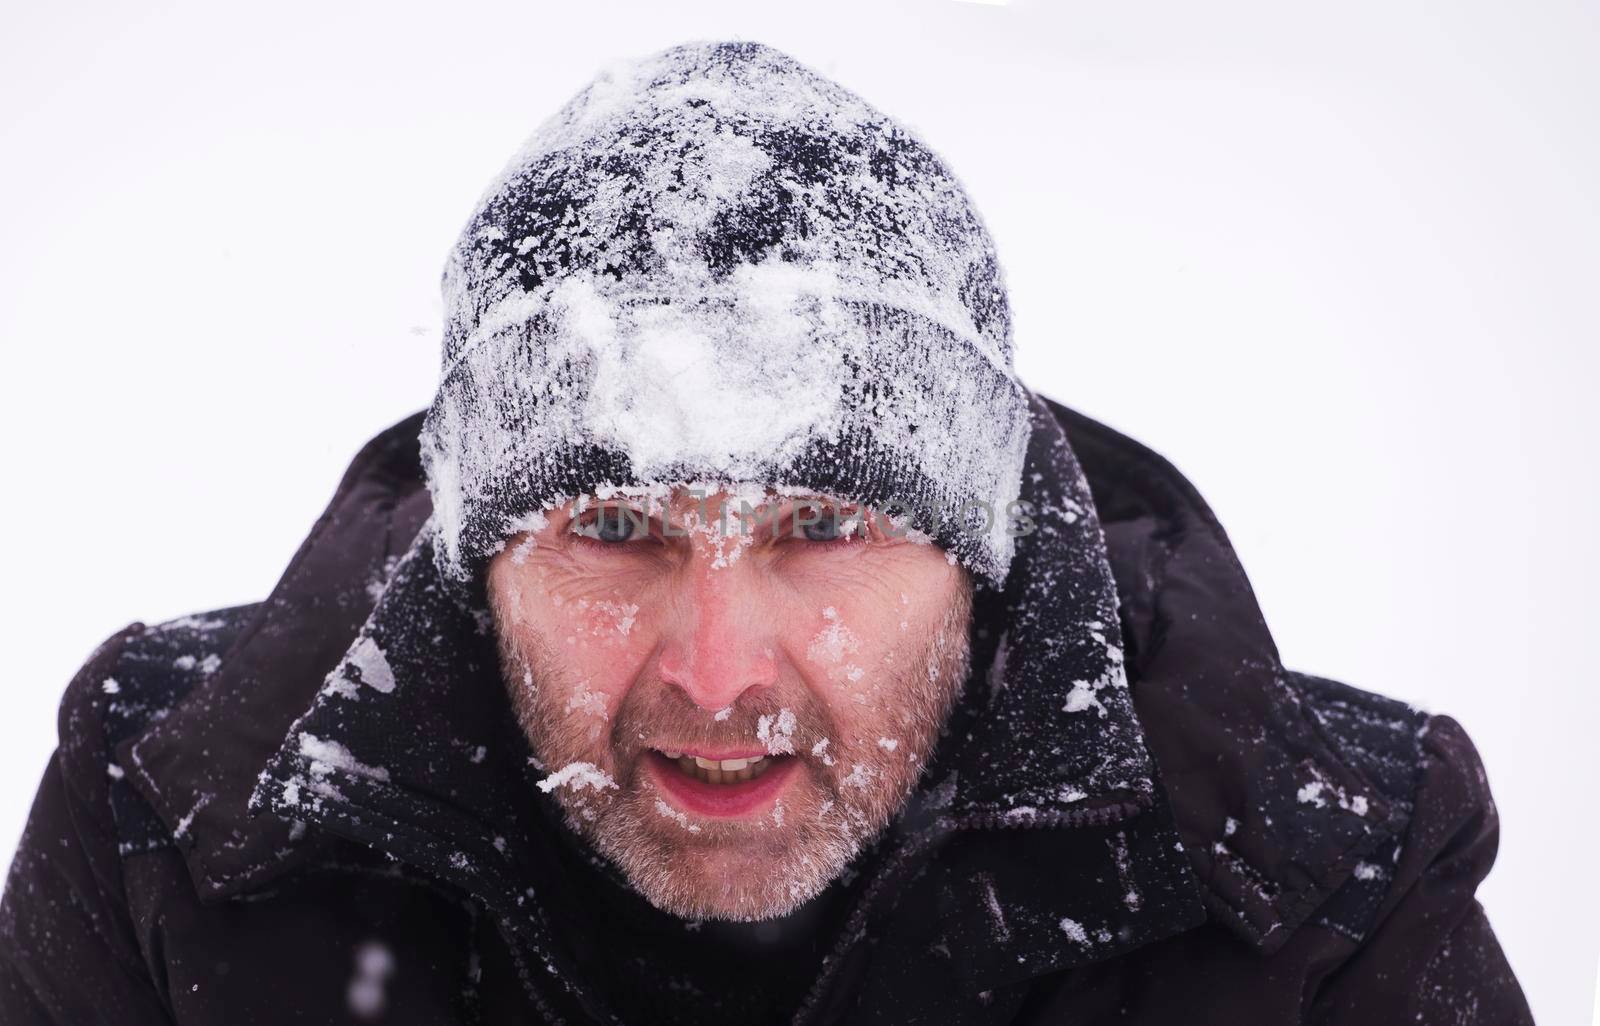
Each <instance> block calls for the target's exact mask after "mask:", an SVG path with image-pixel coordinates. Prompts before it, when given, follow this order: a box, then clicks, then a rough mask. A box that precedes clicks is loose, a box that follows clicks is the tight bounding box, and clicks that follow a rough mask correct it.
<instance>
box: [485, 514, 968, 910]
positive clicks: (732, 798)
mask: <svg viewBox="0 0 1600 1026" xmlns="http://www.w3.org/2000/svg"><path fill="white" fill-rule="evenodd" d="M725 499H726V502H725V504H724V505H722V507H721V508H723V509H725V510H726V516H725V520H724V521H723V522H720V523H719V519H718V517H719V514H718V510H719V503H721V502H722V501H723V500H725ZM743 501H744V502H746V503H748V506H745V505H742V503H741V500H740V499H727V498H726V496H725V495H722V494H720V493H719V494H714V495H711V496H708V497H706V498H705V499H704V500H699V499H697V498H695V497H693V496H690V495H688V494H686V493H684V492H682V491H680V492H678V493H675V495H674V496H673V497H672V498H671V499H670V501H663V500H661V499H649V500H645V499H642V498H639V497H635V498H633V499H631V500H625V499H619V498H608V499H605V500H603V501H589V502H579V503H569V504H568V505H567V506H566V507H564V508H558V509H556V510H554V511H552V512H550V514H549V515H548V519H547V522H546V523H545V524H544V525H543V526H542V527H540V528H539V529H537V530H534V531H531V532H528V533H526V534H524V535H520V536H518V537H517V538H514V539H512V540H511V542H510V543H509V544H508V545H507V547H506V549H505V550H504V551H502V552H501V553H499V554H498V555H497V556H496V557H495V558H494V560H493V562H492V563H491V565H490V567H489V575H488V589H489V598H490V602H491V606H492V609H493V613H494V619H495V628H496V633H497V636H498V639H499V645H500V652H501V662H502V669H503V672H504V675H505V679H506V686H507V687H508V689H509V690H510V693H511V697H512V701H513V704H514V706H515V708H516V712H517V716H518V719H519V721H520V722H521V725H522V728H523V730H524V731H525V732H526V734H527V735H528V739H529V741H530V742H531V744H532V746H533V750H534V753H535V755H536V756H537V758H538V759H539V761H540V762H541V763H543V768H544V769H545V770H546V771H547V772H548V773H549V774H550V775H549V776H547V777H546V778H545V780H544V781H543V782H542V783H541V785H540V786H541V787H544V788H546V789H548V790H551V791H552V792H553V793H554V794H555V796H556V797H557V798H558V799H559V801H560V802H561V805H562V808H563V809H564V810H565V812H566V815H567V818H568V821H569V822H570V823H571V824H572V826H573V828H574V829H576V830H577V831H579V832H580V833H581V834H582V835H583V836H584V837H585V838H587V839H588V840H589V842H590V843H591V844H593V845H594V846H595V847H596V848H597V849H598V850H599V851H600V852H602V853H603V854H604V855H606V856H607V857H608V858H609V859H611V861H612V862H614V863H615V864H616V865H617V866H618V867H620V868H621V869H622V871H623V872H624V873H625V874H626V875H627V877H628V878H629V880H630V881H631V882H632V884H633V885H634V887H635V888H637V889H638V890H639V891H640V893H642V894H643V895H644V896H645V897H646V898H647V899H648V900H649V901H650V902H651V903H652V904H654V905H656V906H657V907H658V908H661V909H664V910H666V911H668V912H671V913H674V914H676V915H679V916H682V917H684V918H689V919H699V918H722V919H744V920H748V919H764V918H769V917H773V916H778V915H782V914H785V913H787V912H789V911H791V910H793V909H794V908H795V907H796V906H798V905H799V904H801V903H802V902H804V901H806V900H808V899H809V898H811V897H813V896H815V895H816V894H817V893H818V892H820V891H821V890H822V889H823V888H824V887H825V886H826V885H827V884H828V882H829V881H830V880H832V879H833V878H834V877H835V876H837V875H838V874H839V872H840V871H841V870H842V869H843V868H844V867H845V865H846V864H847V863H848V862H849V861H850V859H851V858H853V857H854V855H855V854H856V853H857V852H858V851H859V850H860V848H861V846H862V845H863V844H864V843H865V842H866V841H867V840H869V839H870V838H871V837H873V836H874V835H876V834H877V833H878V831H879V830H881V829H882V827H883V826H884V825H885V824H886V823H887V822H888V821H889V819H890V817H891V816H892V815H893V814H894V813H895V812H896V811H897V810H898V809H899V807H900V805H901V804H902V803H903V801H904V800H905V798H906V796H907V795H908V794H909V793H910V791H911V790H912V788H913V787H914V785H915V783H916V780H917V777H918V775H919V774H920V773H921V770H922V767H923V764H924V763H925V761H926V759H927V757H928V755H929V754H930V752H931V750H932V748H933V745H934V743H935V741H936V740H937V737H938V733H939V728H940V727H941V725H942V724H943V723H944V720H945V718H946V716H947V715H948V714H949V711H950V707H951V705H952V703H953V702H954V699H955V697H956V695H957V694H958V693H959V691H960V689H961V686H962V684H963V682H964V681H965V679H966V676H967V669H968V642H969V639H968V625H969V619H970V610H971V585H970V582H969V578H968V577H967V575H966V572H965V571H963V570H962V569H960V568H958V567H957V566H954V565H952V564H951V562H950V561H948V560H947V558H946V556H945V553H944V551H943V550H942V549H939V548H937V547H935V546H933V545H929V544H926V543H922V542H918V541H916V540H913V538H914V535H905V534H897V532H896V531H895V529H894V527H893V525H892V524H891V523H890V522H889V521H888V520H887V519H886V518H883V517H881V516H879V515H877V514H875V513H871V512H869V511H866V510H861V509H859V508H857V507H850V506H840V505H838V504H834V503H830V502H828V501H826V500H817V499H793V498H779V497H775V496H771V495H766V496H762V497H754V498H753V499H752V498H747V499H745V500H743ZM750 507H755V508H757V509H759V511H760V513H761V514H762V516H759V517H757V518H749V519H744V518H741V516H740V512H741V510H742V509H745V508H750ZM711 767H715V768H711Z"/></svg>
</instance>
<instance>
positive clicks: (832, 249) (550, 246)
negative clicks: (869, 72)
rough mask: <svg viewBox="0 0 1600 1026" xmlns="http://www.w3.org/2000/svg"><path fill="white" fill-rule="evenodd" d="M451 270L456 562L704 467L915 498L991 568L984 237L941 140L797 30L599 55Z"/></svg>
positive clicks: (446, 370) (443, 403)
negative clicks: (613, 58)
mask: <svg viewBox="0 0 1600 1026" xmlns="http://www.w3.org/2000/svg"><path fill="white" fill-rule="evenodd" d="M444 293H445V308H446V314H445V317H446V321H445V336H444V362H443V377H442V380H441V383H440V386H439V390H438V393H437V396H436V398H435V400H434V402H433V404H432V406H431V408H430V409H429V411H428V416H427V419H426V422H425V425H424V427H423V431H422V439H421V440H422V451H423V459H424V462H425V465H426V468H427V474H428V487H429V490H430V492H431V494H432V498H433V504H434V529H435V530H436V531H437V534H438V545H437V549H436V552H437V560H438V562H439V564H440V568H441V570H443V571H444V572H445V573H446V575H447V576H449V577H451V578H453V579H455V580H458V581H469V580H472V579H473V578H474V577H476V576H477V575H478V573H479V571H481V569H482V567H483V565H484V563H485V562H486V561H487V559H488V557H489V556H491V555H492V554H493V553H494V552H496V551H498V550H499V548H501V547H502V546H503V545H504V543H505V539H506V538H507V537H509V536H510V535H512V534H514V533H516V532H517V531H518V530H521V529H524V528H526V527H527V526H528V525H530V524H531V523H537V517H536V516H531V515H533V514H536V513H537V512H538V511H540V510H542V509H546V508H549V507H550V506H552V505H554V504H555V503H557V502H560V501H564V500H565V499H566V498H568V497H572V496H576V495H581V494H585V493H590V492H593V491H596V490H597V489H599V488H602V487H604V486H616V487H622V488H631V487H649V486H652V485H660V484H669V483H677V482H702V483H704V482H716V483H727V484H729V485H735V486H737V485H746V486H748V485H761V486H767V487H793V488H801V489H805V490H808V491H813V492H815V493H818V494H825V495H833V496H838V497H840V498H843V499H847V500H851V501H856V502H861V503H865V504H867V505H872V506H882V505H890V506H893V507H894V508H896V509H905V508H907V507H908V506H909V507H910V508H912V509H914V510H918V511H920V512H919V513H917V514H916V515H915V516H914V526H916V527H917V528H919V529H921V530H923V531H926V532H927V533H928V534H930V535H932V536H933V538H934V540H935V541H937V542H938V543H939V544H940V545H942V546H944V547H945V548H946V549H947V550H948V551H949V552H950V553H951V554H952V555H953V556H954V557H955V558H958V559H960V560H961V561H962V562H963V563H964V564H965V565H966V566H967V567H968V568H970V569H971V570H972V571H973V572H975V573H976V574H978V575H979V576H980V577H982V578H984V579H987V580H988V581H991V582H993V583H996V584H998V583H999V582H1001V581H1003V579H1004V578H1005V576H1006V572H1007V569H1008V567H1009V565H1010V562H1011V558H1012V553H1013V548H1014V544H1013V543H1014V539H1013V537H1012V533H1011V531H1012V528H1013V527H1014V526H1015V525H1014V523H1013V522H1012V520H1011V519H1010V518H1009V517H1008V515H1007V514H1008V508H1009V507H1010V506H1011V504H1012V503H1013V502H1014V500H1016V499H1017V497H1018V492H1019V486H1020V481H1021V473H1022V465H1023V458H1024V454H1025V450H1026V446H1027V442H1028V436H1029V425H1030V422H1029V413H1028V393H1027V391H1026V390H1025V389H1024V388H1023V386H1022V385H1021V384H1020V383H1019V382H1018V381H1017V379H1016V376H1015V374H1014V372H1013V370H1012V350H1011V325H1010V311H1009V307H1008V305H1007V301H1006V294H1005V288H1004V285H1003V283H1002V280H1001V275H1000V270H999V266H998V264H997V262H996V259H995V253H994V246H993V243H992V241H991V240H990V238H989V234H988V232H987V231H986V230H985V229H984V226H983V224H982V222H981V221H980V220H979V218H978V215H977V213H976V212H975V211H974V210H973V208H972V205H971V203H970V202H969V201H968V199H967V196H966V194H965V193H964V192H963V191H962V189H961V186H960V185H959V183H957V181H956V180H955V178H954V177H953V176H952V175H951V174H950V172H949V170H948V169H947V168H946V167H945V166H944V164H943V162H942V161H940V159H939V158H938V157H937V156H935V155H934V154H933V153H932V152H931V151H930V150H929V149H928V148H927V147H926V146H924V145H923V144H922V143H921V142H920V141H918V140H917V139H915V138H914V137H913V136H912V135H911V134H910V133H909V132H907V131H906V129H905V128H903V127H902V126H900V125H898V124H896V123H895V122H893V121H891V120H890V119H889V118H887V117H885V116H884V115H883V114H881V113H879V112H878V111H876V110H874V109H873V108H872V107H870V106H868V105H867V104H866V103H865V102H863V101H862V100H861V99H859V98H858V97H856V96H855V95H854V94H852V93H850V92H848V91H847V90H845V89H843V88H841V87H840V86H838V85H836V84H834V83H833V82H830V81H829V80H827V79H825V78H823V77H822V76H820V75H818V74H816V73H815V72H813V71H810V70H809V69H807V68H804V67H802V66H801V65H800V64H798V63H796V62H795V61H794V60H793V59H791V58H790V57H788V56H787V55H785V54H783V53H780V52H778V51H776V50H773V49H771V48H769V47H766V46H761V45H757V44H752V43H707V44H691V45H687V46H680V47H676V48H674V49H671V50H667V51H665V52H664V53H661V54H658V55H656V56H653V57H650V58H647V59H645V60H643V61H640V62H637V63H634V64H630V65H627V66H625V67H622V68H620V69H617V70H614V71H612V72H609V73H607V74H604V75H602V76H600V77H599V78H598V79H597V80H595V81H594V82H593V83H592V84H591V85H590V86H589V87H588V88H586V89H585V90H584V91H583V92H581V93H580V94H578V96H577V97H576V98H575V99H573V100H572V101H571V102H570V103H569V104H567V106H566V107H565V108H563V109H562V110H561V111H560V112H559V113H557V114H556V115H555V117H553V118H552V119H551V120H550V121H548V122H547V123H546V124H544V125H543V126H542V127H541V128H540V129H539V130H538V131H537V132H536V133H535V134H534V135H533V137H532V138H531V139H529V140H528V142H527V143H526V144H525V145H524V147H523V148H522V150H521V151H520V152H519V153H518V154H517V155H516V156H515V157H514V158H513V159H512V161H511V163H510V164H509V165H508V166H507V168H506V169H505V171H504V172H503V173H502V174H501V175H500V177H499V178H498V179H497V180H496V181H495V182H494V183H493V184H492V185H491V186H490V187H489V189H488V190H487V192H486V193H485V194H484V196H483V198H482V200H481V201H480V203H479V205H478V208H477V209H476V211H475V212H474V213H473V215H472V218H471V220H470V221H469V222H468V224H467V227H466V229H465V230H464V231H463V233H462V235H461V238H460V240H459V241H458V242H457V244H456V246H455V248H454V250H453V251H452V253H451V256H450V260H449V263H448V265H447V267H446V270H445V276H444Z"/></svg>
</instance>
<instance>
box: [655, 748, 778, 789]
mask: <svg viewBox="0 0 1600 1026" xmlns="http://www.w3.org/2000/svg"><path fill="white" fill-rule="evenodd" d="M661 754H662V755H664V756H666V757H667V758H668V759H671V760H673V761H674V762H676V763H677V764H678V769H680V770H682V771H683V772H684V773H685V774H687V775H688V776H691V777H693V778H695V779H696V780H700V781H703V782H705V783H707V784H737V783H741V782H742V781H746V780H754V779H755V778H756V777H759V776H761V774H763V773H765V772H766V771H767V770H769V769H771V768H772V759H771V757H769V756H765V755H757V756H754V757H752V758H748V759H706V758H702V757H700V756H698V755H684V754H683V753H681V752H662V753H661Z"/></svg>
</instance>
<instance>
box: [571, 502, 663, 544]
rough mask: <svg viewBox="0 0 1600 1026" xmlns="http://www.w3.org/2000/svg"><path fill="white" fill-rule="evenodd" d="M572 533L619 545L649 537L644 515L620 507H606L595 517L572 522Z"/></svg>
mask: <svg viewBox="0 0 1600 1026" xmlns="http://www.w3.org/2000/svg"><path fill="white" fill-rule="evenodd" d="M572 533H573V534H576V535H579V536H580V537H583V538H588V539H590V540H592V541H597V542H604V543H606V544H609V545H619V544H621V543H623V542H630V541H639V540H641V539H643V538H647V537H649V534H650V532H649V531H648V530H647V529H646V527H645V523H644V514H643V513H640V512H639V511H638V510H634V509H626V508H624V507H621V506H606V507H604V508H602V509H598V510H596V511H595V515H594V516H592V517H588V518H586V519H582V520H574V521H573V522H572Z"/></svg>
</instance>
